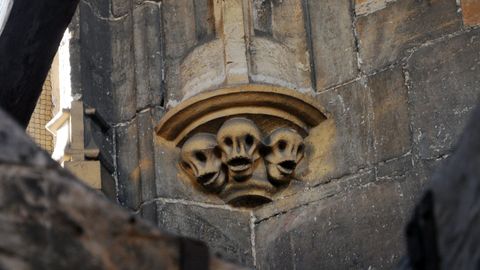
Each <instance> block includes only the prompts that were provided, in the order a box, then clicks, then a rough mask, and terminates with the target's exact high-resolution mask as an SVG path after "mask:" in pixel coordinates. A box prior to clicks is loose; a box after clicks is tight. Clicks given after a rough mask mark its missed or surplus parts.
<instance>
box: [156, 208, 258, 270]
mask: <svg viewBox="0 0 480 270" xmlns="http://www.w3.org/2000/svg"><path fill="white" fill-rule="evenodd" d="M156 204H157V211H158V212H157V213H158V218H157V222H158V226H159V227H160V228H161V229H163V230H165V231H166V232H169V233H174V234H177V235H181V236H185V237H193V238H196V239H199V240H202V241H205V243H207V244H208V245H209V246H210V247H211V250H212V252H213V253H215V254H218V255H219V256H220V257H222V258H225V259H227V260H230V261H234V262H238V263H240V264H242V265H245V266H252V265H253V257H252V247H251V240H250V239H251V238H250V235H251V232H250V213H249V212H248V211H239V210H230V209H229V208H227V207H225V208H223V209H222V208H207V207H203V206H197V205H188V204H184V203H167V202H165V203H163V202H161V201H158V202H157V203H156Z"/></svg>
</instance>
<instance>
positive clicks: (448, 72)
mask: <svg viewBox="0 0 480 270" xmlns="http://www.w3.org/2000/svg"><path fill="white" fill-rule="evenodd" d="M407 70H408V72H409V76H410V80H411V82H410V85H411V89H410V91H409V98H410V100H411V104H412V117H413V119H412V120H413V138H414V140H415V143H417V144H418V146H419V155H420V157H422V158H435V157H439V156H441V155H443V154H445V153H447V152H448V151H449V150H451V149H452V147H453V145H454V143H455V141H456V139H457V138H458V136H459V135H460V132H461V131H462V129H463V125H464V123H465V121H466V119H467V116H468V115H469V113H470V111H471V110H472V109H473V107H474V105H475V104H476V102H477V100H478V97H479V95H480V72H479V70H480V31H478V30H475V31H471V32H469V33H468V34H465V35H461V36H458V37H454V38H452V39H449V40H446V41H443V42H441V43H439V44H437V45H436V46H429V47H425V48H422V49H420V50H418V51H417V52H415V54H414V55H413V56H412V58H411V59H410V61H409V62H408V65H407ZM459 93H461V94H459Z"/></svg>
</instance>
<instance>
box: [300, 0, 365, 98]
mask: <svg viewBox="0 0 480 270" xmlns="http://www.w3.org/2000/svg"><path fill="white" fill-rule="evenodd" d="M308 12H309V17H310V24H311V26H310V27H311V39H312V41H311V42H312V45H313V48H312V49H313V60H314V66H315V71H313V72H315V78H316V84H317V85H316V87H317V89H325V88H328V87H330V86H333V85H337V84H340V83H342V82H346V81H348V80H351V79H353V78H354V77H355V76H357V73H358V72H357V56H356V51H355V50H356V48H355V40H354V35H353V29H352V16H351V12H350V1H349V0H340V1H339V0H329V1H316V0H309V1H308ZM333 21H335V23H332V22H333Z"/></svg>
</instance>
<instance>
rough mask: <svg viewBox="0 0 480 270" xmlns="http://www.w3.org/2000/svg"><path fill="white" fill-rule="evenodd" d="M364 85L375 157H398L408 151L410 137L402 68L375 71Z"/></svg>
mask: <svg viewBox="0 0 480 270" xmlns="http://www.w3.org/2000/svg"><path fill="white" fill-rule="evenodd" d="M368 85H369V87H370V89H371V95H372V108H373V124H372V128H373V133H374V146H373V147H374V149H375V160H376V161H382V160H388V159H391V158H395V157H398V156H401V155H403V154H405V153H406V152H407V151H409V150H410V146H411V140H412V139H411V132H410V119H409V114H408V99H407V87H406V86H405V80H404V78H403V73H402V70H401V69H400V68H396V69H393V70H387V71H384V72H380V73H377V74H376V75H374V76H371V77H370V78H369V80H368Z"/></svg>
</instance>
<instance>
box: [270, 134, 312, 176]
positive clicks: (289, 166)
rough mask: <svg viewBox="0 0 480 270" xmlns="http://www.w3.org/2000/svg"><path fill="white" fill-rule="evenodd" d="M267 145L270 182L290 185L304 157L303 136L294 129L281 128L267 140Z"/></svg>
mask: <svg viewBox="0 0 480 270" xmlns="http://www.w3.org/2000/svg"><path fill="white" fill-rule="evenodd" d="M265 145H266V147H265V149H266V151H265V152H266V153H265V154H264V155H265V157H264V158H265V162H266V167H267V174H268V178H269V180H270V181H271V182H272V183H273V184H277V185H281V184H287V183H289V182H290V180H291V178H292V176H293V174H294V172H295V168H296V167H297V164H298V163H299V162H300V161H301V160H302V158H303V155H304V151H305V146H304V143H303V138H302V136H300V134H298V133H297V131H295V130H294V129H291V128H279V129H276V130H274V131H273V132H272V133H271V134H270V136H268V137H267V138H266V140H265Z"/></svg>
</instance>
